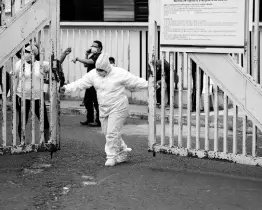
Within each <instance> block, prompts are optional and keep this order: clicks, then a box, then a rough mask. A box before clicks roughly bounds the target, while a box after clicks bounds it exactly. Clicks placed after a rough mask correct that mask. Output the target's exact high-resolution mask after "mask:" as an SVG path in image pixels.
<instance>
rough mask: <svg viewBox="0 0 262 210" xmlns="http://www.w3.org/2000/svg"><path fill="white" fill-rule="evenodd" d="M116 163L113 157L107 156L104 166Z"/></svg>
mask: <svg viewBox="0 0 262 210" xmlns="http://www.w3.org/2000/svg"><path fill="white" fill-rule="evenodd" d="M115 165H116V161H115V159H114V158H109V159H107V161H106V163H105V166H115Z"/></svg>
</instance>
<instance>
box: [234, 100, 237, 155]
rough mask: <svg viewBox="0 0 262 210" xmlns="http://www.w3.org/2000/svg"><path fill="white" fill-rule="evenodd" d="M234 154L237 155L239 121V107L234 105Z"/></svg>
mask: <svg viewBox="0 0 262 210" xmlns="http://www.w3.org/2000/svg"><path fill="white" fill-rule="evenodd" d="M233 106H234V107H233V111H234V113H233V154H234V155H236V154H237V119H238V106H237V105H236V104H235V103H234V105H233Z"/></svg>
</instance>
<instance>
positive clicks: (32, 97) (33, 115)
mask: <svg viewBox="0 0 262 210" xmlns="http://www.w3.org/2000/svg"><path fill="white" fill-rule="evenodd" d="M34 43H35V42H34V38H32V39H31V59H32V60H31V65H30V68H31V117H32V118H31V119H32V144H35V93H34V92H35V91H34V79H35V77H34V75H35V65H34V62H35V55H34V51H33V47H34Z"/></svg>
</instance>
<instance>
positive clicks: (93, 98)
mask: <svg viewBox="0 0 262 210" xmlns="http://www.w3.org/2000/svg"><path fill="white" fill-rule="evenodd" d="M102 49H103V46H102V43H101V42H100V41H97V40H96V41H94V42H93V44H92V46H91V49H90V50H88V51H87V52H86V57H85V58H84V59H81V58H78V57H76V58H75V59H73V60H72V61H73V62H74V63H76V61H79V62H81V63H83V64H84V65H85V67H87V73H88V72H89V71H91V70H92V69H94V68H95V63H96V60H97V58H98V57H99V55H100V54H101V51H102ZM84 104H85V107H86V110H87V116H86V121H83V122H80V123H81V124H82V125H89V126H91V127H100V126H101V122H100V120H99V107H98V101H97V95H96V90H95V88H94V87H90V88H88V89H86V91H85V96H84ZM94 108H95V110H96V118H95V120H94Z"/></svg>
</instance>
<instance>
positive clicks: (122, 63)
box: [121, 30, 125, 68]
mask: <svg viewBox="0 0 262 210" xmlns="http://www.w3.org/2000/svg"><path fill="white" fill-rule="evenodd" d="M121 45H122V48H121V51H122V56H121V65H122V68H125V57H124V56H125V50H124V49H125V45H124V30H121Z"/></svg>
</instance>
